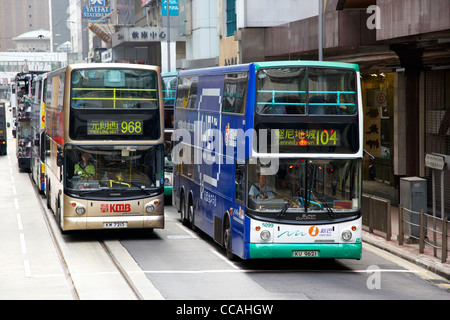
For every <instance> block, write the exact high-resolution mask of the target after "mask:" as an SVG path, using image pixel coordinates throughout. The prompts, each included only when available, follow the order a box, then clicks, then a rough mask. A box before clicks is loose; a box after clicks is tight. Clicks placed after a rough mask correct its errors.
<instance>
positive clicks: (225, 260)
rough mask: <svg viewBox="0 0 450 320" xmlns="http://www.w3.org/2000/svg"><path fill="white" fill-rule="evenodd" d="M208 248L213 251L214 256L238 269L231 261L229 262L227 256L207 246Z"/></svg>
mask: <svg viewBox="0 0 450 320" xmlns="http://www.w3.org/2000/svg"><path fill="white" fill-rule="evenodd" d="M209 250H210V251H211V252H212V253H214V254H215V255H216V256H218V257H219V258H220V259H222V260H223V261H224V262H225V263H227V264H228V265H230V266H232V267H233V268H234V269H239V267H237V266H236V265H235V264H234V263H233V262H231V261H230V260H228V259H227V258H225V257H224V256H223V255H221V254H220V253H219V252H217V251H216V250H214V249H211V248H209Z"/></svg>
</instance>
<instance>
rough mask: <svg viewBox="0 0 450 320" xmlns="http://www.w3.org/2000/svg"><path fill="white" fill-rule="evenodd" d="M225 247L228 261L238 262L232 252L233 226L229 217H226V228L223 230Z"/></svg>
mask: <svg viewBox="0 0 450 320" xmlns="http://www.w3.org/2000/svg"><path fill="white" fill-rule="evenodd" d="M223 246H224V248H225V253H226V254H227V258H228V260H231V261H233V260H236V256H235V255H234V254H233V252H231V226H230V220H229V219H228V216H226V217H225V221H224V228H223Z"/></svg>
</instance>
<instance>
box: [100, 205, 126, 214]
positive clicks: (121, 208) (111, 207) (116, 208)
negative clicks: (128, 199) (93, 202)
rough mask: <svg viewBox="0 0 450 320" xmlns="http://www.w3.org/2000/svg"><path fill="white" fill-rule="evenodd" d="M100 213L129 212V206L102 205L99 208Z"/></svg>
mask: <svg viewBox="0 0 450 320" xmlns="http://www.w3.org/2000/svg"><path fill="white" fill-rule="evenodd" d="M100 211H101V212H102V213H106V212H130V211H131V205H130V204H102V205H101V206H100Z"/></svg>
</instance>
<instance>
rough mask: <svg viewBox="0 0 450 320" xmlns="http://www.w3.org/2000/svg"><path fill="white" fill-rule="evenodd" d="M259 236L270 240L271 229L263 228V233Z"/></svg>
mask: <svg viewBox="0 0 450 320" xmlns="http://www.w3.org/2000/svg"><path fill="white" fill-rule="evenodd" d="M259 236H260V237H261V240H262V241H269V240H270V236H271V235H270V231H269V230H263V231H261V233H260V234H259Z"/></svg>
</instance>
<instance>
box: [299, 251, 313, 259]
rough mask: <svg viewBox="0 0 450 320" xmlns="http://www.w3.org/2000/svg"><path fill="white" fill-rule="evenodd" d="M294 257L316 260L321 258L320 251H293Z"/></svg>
mask: <svg viewBox="0 0 450 320" xmlns="http://www.w3.org/2000/svg"><path fill="white" fill-rule="evenodd" d="M293 252H294V257H308V258H314V257H318V256H319V251H293Z"/></svg>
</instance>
